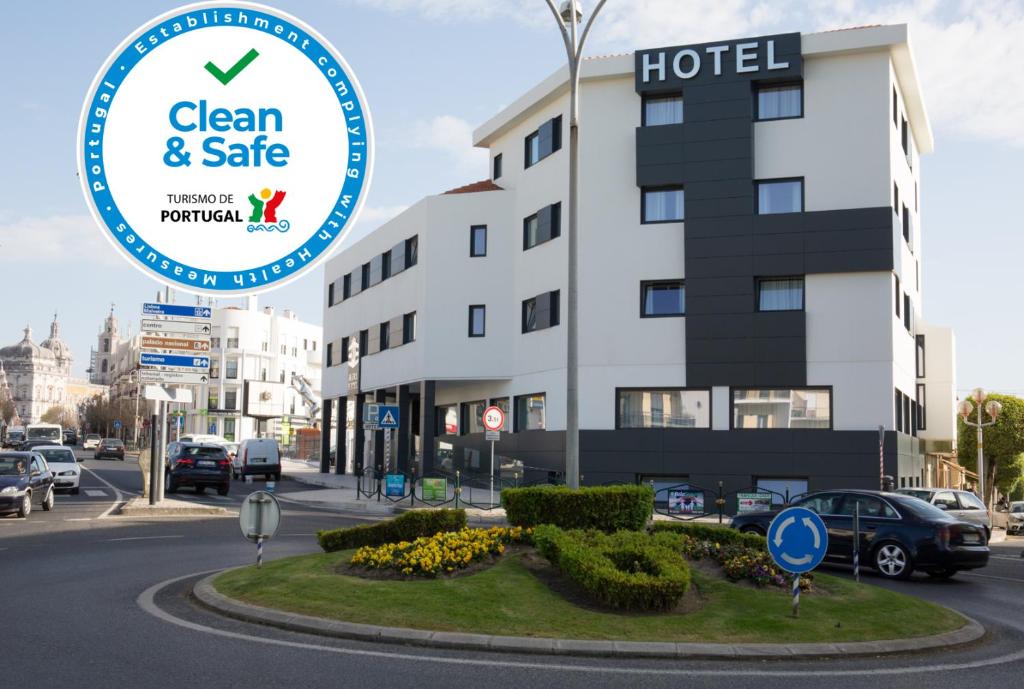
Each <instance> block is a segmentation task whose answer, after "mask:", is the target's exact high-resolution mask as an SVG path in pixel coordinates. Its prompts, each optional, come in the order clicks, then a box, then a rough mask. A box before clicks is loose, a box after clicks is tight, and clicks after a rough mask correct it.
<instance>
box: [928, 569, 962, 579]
mask: <svg viewBox="0 0 1024 689" xmlns="http://www.w3.org/2000/svg"><path fill="white" fill-rule="evenodd" d="M927 574H928V576H930V577H931V578H932V579H940V580H945V579H952V578H953V575H955V574H956V570H955V569H936V570H932V571H930V572H928V573H927Z"/></svg>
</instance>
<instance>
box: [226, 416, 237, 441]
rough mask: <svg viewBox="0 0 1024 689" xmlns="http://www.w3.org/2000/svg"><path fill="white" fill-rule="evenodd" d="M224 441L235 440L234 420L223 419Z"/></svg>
mask: <svg viewBox="0 0 1024 689" xmlns="http://www.w3.org/2000/svg"><path fill="white" fill-rule="evenodd" d="M224 439H225V440H231V441H234V439H235V420H234V419H224Z"/></svg>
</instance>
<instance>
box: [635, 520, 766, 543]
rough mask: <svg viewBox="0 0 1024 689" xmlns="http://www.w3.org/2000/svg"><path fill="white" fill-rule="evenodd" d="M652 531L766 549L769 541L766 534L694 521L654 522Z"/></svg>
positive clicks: (651, 527)
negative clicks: (743, 531)
mask: <svg viewBox="0 0 1024 689" xmlns="http://www.w3.org/2000/svg"><path fill="white" fill-rule="evenodd" d="M650 530H651V533H675V534H683V535H685V536H689V537H690V538H693V539H696V540H698V541H711V542H712V543H720V544H722V545H738V546H743V547H746V548H757V549H759V550H764V549H765V548H766V547H767V541H766V540H765V538H764V536H760V535H758V534H754V533H740V532H739V531H737V530H736V529H732V528H730V527H728V526H711V525H709V524H697V523H694V522H662V521H658V522H654V523H653V524H651V526H650Z"/></svg>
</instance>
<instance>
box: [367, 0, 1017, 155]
mask: <svg viewBox="0 0 1024 689" xmlns="http://www.w3.org/2000/svg"><path fill="white" fill-rule="evenodd" d="M357 1H358V2H360V3H361V4H363V5H366V6H371V7H379V8H382V9H387V10H388V11H392V12H401V13H406V12H418V13H419V14H421V15H422V16H423V17H425V18H427V19H429V20H432V21H438V22H446V23H453V22H462V23H468V22H481V21H513V22H515V23H517V24H519V25H521V26H523V27H524V29H527V28H529V29H533V30H547V29H549V28H551V24H552V21H553V20H552V18H551V16H550V14H549V12H548V11H547V8H546V7H545V6H544V4H543V3H542V2H541V1H540V0H530V1H529V2H527V1H524V0H506V1H504V2H494V0H388V1H387V2H384V1H383V0H357ZM594 4H595V1H594V0H586V2H584V3H583V5H584V11H586V10H587V9H589V8H592V7H593V6H594ZM904 22H906V23H909V24H910V32H911V41H912V44H913V49H914V52H915V57H916V61H917V68H918V72H919V75H920V78H921V82H922V85H923V91H924V97H925V102H926V104H927V107H928V111H929V115H930V117H931V120H932V123H933V126H934V127H935V129H936V130H937V132H938V133H939V135H940V136H941V135H943V134H945V135H955V136H960V137H965V138H972V139H982V140H990V141H1000V142H1006V143H1010V144H1013V145H1016V146H1024V130H1022V129H1021V127H1020V123H1021V122H1022V121H1024V51H1021V50H1020V49H1019V45H1018V44H1019V41H1020V37H1021V36H1024V3H1020V2H1003V1H999V0H973V1H964V2H956V3H953V2H941V1H940V0H905V1H904V2H896V3H891V4H890V3H879V2H866V1H865V0H811V1H810V2H808V1H806V0H801V1H799V2H798V1H797V0H773V1H768V0H688V1H687V2H685V3H681V2H679V0H626V1H624V2H623V1H618V0H610V1H609V2H608V3H607V4H606V5H605V8H604V10H602V13H601V16H600V17H599V18H598V19H597V22H596V23H595V25H594V31H593V34H592V38H591V44H590V45H589V46H588V50H587V53H588V54H591V55H593V54H595V53H601V52H609V51H619V52H621V51H623V50H633V49H635V48H641V47H655V46H658V45H678V44H681V43H691V42H704V41H713V40H719V39H729V38H735V37H740V36H751V35H759V34H767V33H776V32H787V31H801V32H804V33H810V32H814V31H822V30H827V29H836V28H844V27H851V26H861V25H864V24H895V23H904ZM541 76H545V75H538V79H539V78H540V77H541Z"/></svg>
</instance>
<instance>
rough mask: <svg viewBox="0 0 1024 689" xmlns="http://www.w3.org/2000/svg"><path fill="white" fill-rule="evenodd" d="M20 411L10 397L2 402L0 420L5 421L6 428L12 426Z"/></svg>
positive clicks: (0, 404)
mask: <svg viewBox="0 0 1024 689" xmlns="http://www.w3.org/2000/svg"><path fill="white" fill-rule="evenodd" d="M17 413H18V409H17V408H16V407H15V406H14V400H12V399H11V398H10V397H8V398H6V399H4V400H3V401H0V419H3V422H4V424H3V425H5V426H10V425H11V421H12V420H13V419H14V415H15V414H17Z"/></svg>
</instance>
